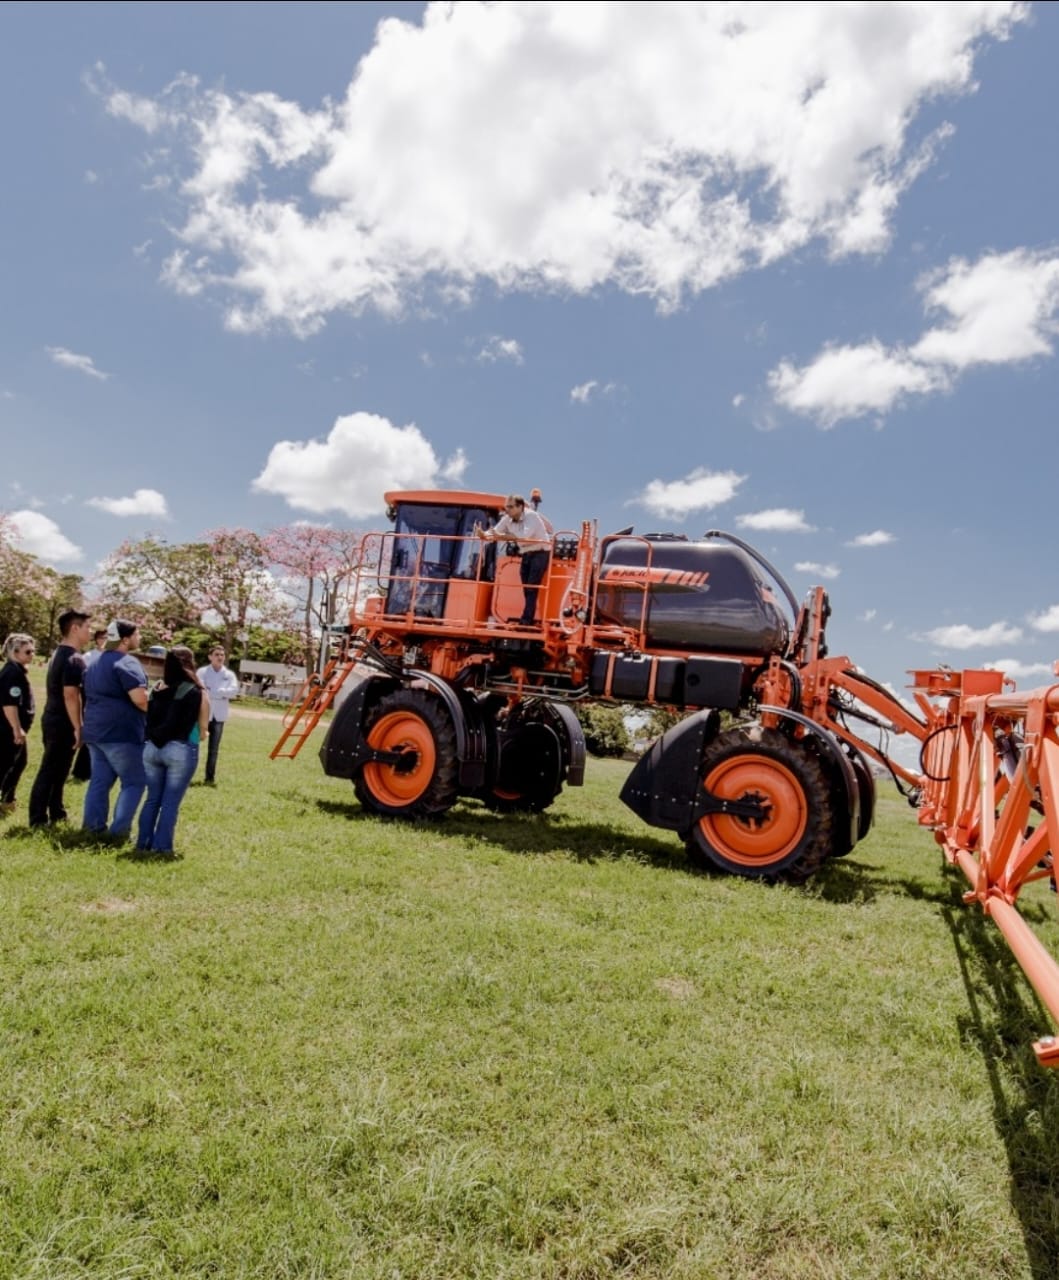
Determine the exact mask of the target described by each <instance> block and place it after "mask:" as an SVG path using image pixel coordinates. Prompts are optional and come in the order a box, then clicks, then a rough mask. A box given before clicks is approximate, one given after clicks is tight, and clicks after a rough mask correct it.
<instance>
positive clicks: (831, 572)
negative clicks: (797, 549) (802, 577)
mask: <svg viewBox="0 0 1059 1280" xmlns="http://www.w3.org/2000/svg"><path fill="white" fill-rule="evenodd" d="M794 567H795V569H797V570H798V572H799V573H811V574H814V575H815V576H816V577H818V578H837V577H838V575H839V574H840V573H841V572H842V570H841V569H840V568H839V567H838V565H837V564H820V563H818V562H817V561H816V560H799V561H798V562H797V563H796V564H795V566H794Z"/></svg>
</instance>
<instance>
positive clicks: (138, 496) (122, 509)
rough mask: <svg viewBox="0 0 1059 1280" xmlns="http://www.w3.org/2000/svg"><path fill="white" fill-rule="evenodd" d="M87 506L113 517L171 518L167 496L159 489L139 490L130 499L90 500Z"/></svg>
mask: <svg viewBox="0 0 1059 1280" xmlns="http://www.w3.org/2000/svg"><path fill="white" fill-rule="evenodd" d="M87 505H88V506H90V507H96V508H98V509H99V510H100V511H108V512H109V513H110V514H111V515H112V516H159V517H160V518H161V519H163V520H164V519H167V518H168V516H169V508H168V507H167V506H166V500H165V496H164V495H163V494H161V493H159V492H158V490H157V489H137V490H136V492H135V493H133V494H132V495H131V496H130V497H128V498H89V499H88V502H87Z"/></svg>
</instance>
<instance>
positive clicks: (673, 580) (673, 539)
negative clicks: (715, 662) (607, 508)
mask: <svg viewBox="0 0 1059 1280" xmlns="http://www.w3.org/2000/svg"><path fill="white" fill-rule="evenodd" d="M596 621H597V622H600V623H607V622H616V623H619V624H620V625H622V626H626V627H633V628H636V629H637V630H638V629H639V628H640V627H641V626H643V628H644V630H645V631H646V633H647V637H646V643H647V647H648V648H650V649H676V650H683V651H685V652H688V653H731V654H741V655H746V654H758V655H760V656H761V657H762V658H766V657H768V656H769V655H770V654H773V653H783V652H785V651H786V648H787V641H788V636H789V630H788V625H787V620H786V617H785V615H784V614H783V612H782V611H781V609H780V608H779V606H778V605H777V603H776V600H775V597H774V596H773V593H772V590H771V588H770V587H769V586H768V584H767V583H766V582H765V581H764V579H763V578H762V577H761V575H760V573H759V572H758V570H757V567H756V566H755V564H754V561H753V560H752V559H751V557H750V556H749V555H747V553H746V552H745V551H743V550H741V549H740V548H739V547H736V546H731V545H728V544H725V543H723V542H719V541H712V540H711V541H707V542H690V541H689V540H688V539H687V538H685V537H683V536H682V535H680V534H672V533H649V534H645V535H644V536H643V537H616V538H613V539H611V540H610V541H609V542H607V543H606V544H605V545H604V548H603V557H602V562H601V564H600V569H599V585H598V589H597V594H596Z"/></svg>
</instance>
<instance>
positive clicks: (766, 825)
mask: <svg viewBox="0 0 1059 1280" xmlns="http://www.w3.org/2000/svg"><path fill="white" fill-rule="evenodd" d="M701 777H702V785H703V788H704V789H705V790H706V791H708V792H709V793H710V794H711V795H712V796H715V797H717V798H718V799H721V800H741V801H749V802H751V803H754V804H757V805H758V806H760V810H761V813H760V816H756V817H740V816H736V815H734V814H726V813H705V814H703V815H702V817H700V818H699V820H698V821H697V822H696V823H695V826H694V827H693V828H692V829H691V831H690V832H689V833H688V846H687V847H688V854H689V856H690V857H691V858H692V860H693V861H696V862H704V863H707V864H709V865H710V866H712V867H715V868H717V869H718V870H720V871H726V872H728V873H730V874H732V875H738V876H750V877H754V878H757V879H763V880H780V879H782V880H787V881H791V882H800V881H802V880H805V879H806V878H807V877H808V876H810V875H812V873H813V872H814V871H815V870H816V869H817V868H818V867H819V866H820V864H821V863H822V862H823V861H824V859H825V858H826V857H827V855H828V853H829V852H830V848H831V811H830V807H829V790H828V786H827V780H826V778H825V777H824V773H823V770H822V769H821V768H820V764H819V761H818V760H817V759H816V757H815V756H814V755H813V754H812V753H810V752H809V751H808V750H806V749H805V748H803V747H801V746H800V745H799V744H798V743H796V742H792V741H791V740H790V739H788V738H786V737H784V735H783V734H781V733H778V732H776V731H775V730H774V729H755V730H751V731H747V730H745V729H729V730H727V731H726V732H724V733H721V734H718V735H717V737H716V738H715V739H714V740H713V741H712V742H711V743H710V744H709V745H708V746H707V747H706V749H705V751H704V752H703V759H702V772H701Z"/></svg>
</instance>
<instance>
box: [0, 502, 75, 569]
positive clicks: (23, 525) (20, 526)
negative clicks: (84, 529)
mask: <svg viewBox="0 0 1059 1280" xmlns="http://www.w3.org/2000/svg"><path fill="white" fill-rule="evenodd" d="M8 519H9V521H10V524H11V530H12V533H13V535H14V541H15V543H16V545H17V546H18V549H19V550H20V551H26V552H28V553H29V554H30V555H32V556H36V557H37V558H38V559H39V560H43V561H44V562H45V563H46V564H55V563H75V562H76V561H78V560H81V559H82V558H83V556H84V552H83V551H82V550H81V548H80V547H79V546H77V545H76V544H75V543H73V542H71V541H70V539H69V538H68V537H67V536H66V535H65V534H64V533H63V531H62V530H61V529H60V528H59V526H58V525H57V524H56V523H55V521H54V520H52V519H50V518H49V517H48V516H44V515H41V513H40V512H39V511H12V512H11V513H10V515H9V516H8Z"/></svg>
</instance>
